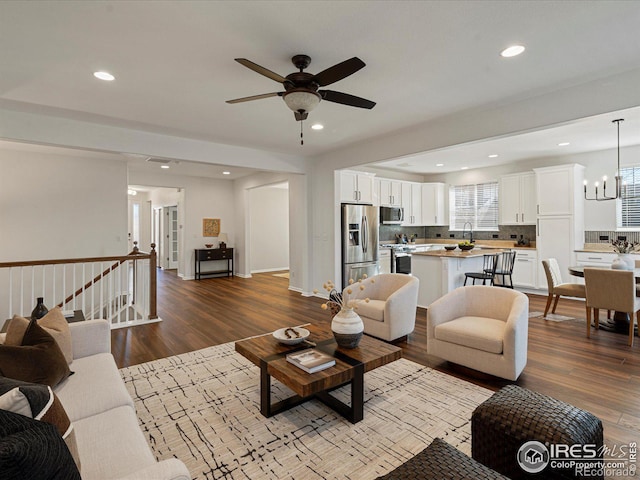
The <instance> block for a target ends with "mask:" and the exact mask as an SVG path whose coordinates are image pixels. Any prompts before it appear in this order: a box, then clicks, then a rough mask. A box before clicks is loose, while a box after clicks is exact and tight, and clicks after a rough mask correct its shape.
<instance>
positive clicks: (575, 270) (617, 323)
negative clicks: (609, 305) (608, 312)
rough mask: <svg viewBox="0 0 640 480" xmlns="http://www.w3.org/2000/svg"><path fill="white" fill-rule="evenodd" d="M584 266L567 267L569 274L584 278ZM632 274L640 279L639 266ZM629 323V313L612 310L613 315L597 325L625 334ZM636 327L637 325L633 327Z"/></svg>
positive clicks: (606, 267)
mask: <svg viewBox="0 0 640 480" xmlns="http://www.w3.org/2000/svg"><path fill="white" fill-rule="evenodd" d="M584 267H585V265H575V266H571V267H569V273H570V274H571V275H573V276H574V277H581V278H584ZM587 267H589V268H604V269H611V267H609V266H597V267H596V266H593V265H587ZM633 271H634V276H635V278H636V280H638V279H640V268H635V269H634V270H633ZM629 325H632V323H631V321H630V319H629V314H628V313H625V312H614V314H613V317H612V318H610V319H609V318H605V319H604V320H602V319H601V320H600V321H599V327H600V328H601V329H602V330H606V331H608V332H615V333H624V334H625V335H628V334H629ZM634 327H635V326H634ZM635 328H637V327H635Z"/></svg>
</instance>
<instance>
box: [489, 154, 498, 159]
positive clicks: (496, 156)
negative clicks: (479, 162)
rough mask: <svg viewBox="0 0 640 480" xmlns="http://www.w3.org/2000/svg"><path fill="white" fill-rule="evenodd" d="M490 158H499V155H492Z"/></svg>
mask: <svg viewBox="0 0 640 480" xmlns="http://www.w3.org/2000/svg"><path fill="white" fill-rule="evenodd" d="M489 158H498V154H497V153H492V154H491V155H489Z"/></svg>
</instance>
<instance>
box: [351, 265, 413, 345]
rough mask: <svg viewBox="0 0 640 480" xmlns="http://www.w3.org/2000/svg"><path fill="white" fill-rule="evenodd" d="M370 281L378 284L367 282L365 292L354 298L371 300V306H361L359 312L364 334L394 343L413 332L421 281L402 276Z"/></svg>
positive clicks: (361, 303)
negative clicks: (393, 341)
mask: <svg viewBox="0 0 640 480" xmlns="http://www.w3.org/2000/svg"><path fill="white" fill-rule="evenodd" d="M370 280H374V281H373V282H371V281H367V282H365V289H364V290H362V291H356V292H354V294H353V295H352V296H351V298H369V302H368V303H365V302H359V303H358V304H357V310H356V311H357V313H358V315H360V318H362V321H363V323H364V333H366V334H367V335H371V336H374V337H377V338H380V339H382V340H386V341H392V340H396V339H398V338H401V337H404V336H405V335H408V334H410V333H411V332H413V329H414V328H415V324H416V307H417V304H418V287H419V285H420V281H419V280H418V279H417V278H416V277H412V276H411V275H405V274H402V273H383V274H380V275H376V276H374V277H370ZM347 288H348V287H347ZM345 291H346V289H345ZM343 295H344V292H343Z"/></svg>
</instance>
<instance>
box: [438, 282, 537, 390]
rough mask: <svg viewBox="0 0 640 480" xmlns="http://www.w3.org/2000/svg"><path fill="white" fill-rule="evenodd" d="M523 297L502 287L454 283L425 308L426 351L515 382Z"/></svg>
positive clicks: (525, 308)
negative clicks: (449, 289) (458, 285)
mask: <svg viewBox="0 0 640 480" xmlns="http://www.w3.org/2000/svg"><path fill="white" fill-rule="evenodd" d="M528 329H529V298H528V297H527V296H526V295H525V294H524V293H521V292H518V291H515V290H511V289H508V288H500V287H489V286H482V285H477V286H467V287H460V288H457V289H456V290H453V291H452V292H449V293H447V294H446V295H444V296H443V297H441V298H439V299H438V300H436V301H435V302H433V303H432V304H431V305H429V308H428V310H427V353H428V354H429V355H435V356H437V357H440V358H443V359H445V360H448V361H450V362H453V363H457V364H459V365H463V366H465V367H469V368H472V369H474V370H478V371H481V372H484V373H488V374H491V375H495V376H496V377H501V378H505V379H508V380H516V379H517V378H518V377H519V376H520V373H522V370H523V369H524V367H525V365H526V364H527V341H528Z"/></svg>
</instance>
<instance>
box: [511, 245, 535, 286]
mask: <svg viewBox="0 0 640 480" xmlns="http://www.w3.org/2000/svg"><path fill="white" fill-rule="evenodd" d="M514 250H515V252H516V260H515V263H514V264H513V274H512V275H511V279H512V280H513V285H514V286H515V287H525V288H536V287H537V285H538V279H537V277H538V275H537V272H538V252H536V250H534V249H522V250H519V249H514Z"/></svg>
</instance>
